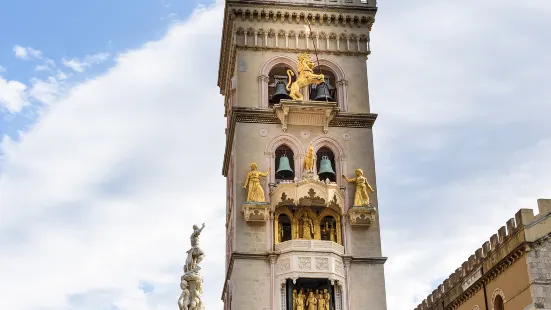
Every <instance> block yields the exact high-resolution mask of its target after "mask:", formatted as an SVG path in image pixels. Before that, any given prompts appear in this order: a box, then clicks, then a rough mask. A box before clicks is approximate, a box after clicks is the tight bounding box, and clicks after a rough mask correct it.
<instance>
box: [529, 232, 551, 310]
mask: <svg viewBox="0 0 551 310" xmlns="http://www.w3.org/2000/svg"><path fill="white" fill-rule="evenodd" d="M526 262H527V269H528V277H529V279H530V283H532V286H531V287H530V293H531V295H532V299H533V303H534V305H535V307H536V308H535V309H551V241H550V240H549V239H547V240H545V241H544V242H542V244H540V245H537V246H536V247H534V250H532V251H531V252H530V253H528V257H527V258H526Z"/></svg>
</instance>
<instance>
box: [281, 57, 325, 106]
mask: <svg viewBox="0 0 551 310" xmlns="http://www.w3.org/2000/svg"><path fill="white" fill-rule="evenodd" d="M314 67H315V65H314V63H313V62H312V60H310V55H308V54H307V53H301V54H300V55H299V56H298V68H297V69H298V77H297V80H296V81H294V82H293V83H292V84H291V77H292V76H294V75H295V73H294V72H293V71H292V70H287V76H288V77H289V81H288V82H287V91H290V93H289V96H291V98H293V99H294V100H304V96H303V95H302V94H301V93H300V90H301V89H302V88H304V87H306V86H308V85H311V84H315V85H318V84H320V83H321V82H323V81H324V76H323V74H314V71H313V69H314Z"/></svg>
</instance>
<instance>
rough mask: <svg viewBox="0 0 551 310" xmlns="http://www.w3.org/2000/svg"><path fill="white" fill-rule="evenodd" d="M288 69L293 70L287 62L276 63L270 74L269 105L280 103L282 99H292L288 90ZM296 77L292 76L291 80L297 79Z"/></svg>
mask: <svg viewBox="0 0 551 310" xmlns="http://www.w3.org/2000/svg"><path fill="white" fill-rule="evenodd" d="M287 70H291V71H294V70H292V69H291V68H290V67H289V66H287V65H285V64H278V65H275V66H274V67H273V68H272V70H270V73H269V74H268V78H269V80H268V106H270V107H271V106H273V105H274V104H278V103H279V102H280V101H281V99H291V96H289V92H288V91H287V83H288V82H289V76H288V75H287ZM295 78H296V76H295V77H291V82H293V81H294V80H295Z"/></svg>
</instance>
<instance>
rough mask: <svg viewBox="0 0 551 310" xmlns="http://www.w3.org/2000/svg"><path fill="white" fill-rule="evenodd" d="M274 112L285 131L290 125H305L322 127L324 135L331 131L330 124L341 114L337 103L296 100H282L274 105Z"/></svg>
mask: <svg viewBox="0 0 551 310" xmlns="http://www.w3.org/2000/svg"><path fill="white" fill-rule="evenodd" d="M274 110H275V112H276V115H277V118H279V120H280V121H281V129H282V130H283V131H286V130H287V126H288V125H305V126H319V127H322V128H323V129H322V130H323V132H324V133H327V131H329V122H330V121H331V120H332V119H333V118H334V117H335V115H336V114H337V113H338V112H339V108H337V107H336V103H331V102H330V103H327V102H325V101H296V100H281V102H280V103H279V104H275V105H274Z"/></svg>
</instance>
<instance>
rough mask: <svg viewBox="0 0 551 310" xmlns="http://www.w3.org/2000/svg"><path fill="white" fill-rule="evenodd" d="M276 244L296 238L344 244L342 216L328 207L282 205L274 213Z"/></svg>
mask: <svg viewBox="0 0 551 310" xmlns="http://www.w3.org/2000/svg"><path fill="white" fill-rule="evenodd" d="M274 230H275V234H274V235H275V238H274V241H275V243H276V244H278V243H281V242H285V241H289V240H295V239H302V240H325V241H332V242H336V243H338V244H341V245H342V239H341V217H340V215H339V213H338V212H336V211H335V210H333V209H332V208H327V207H321V206H318V207H309V206H282V207H279V208H277V209H276V211H275V213H274Z"/></svg>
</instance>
